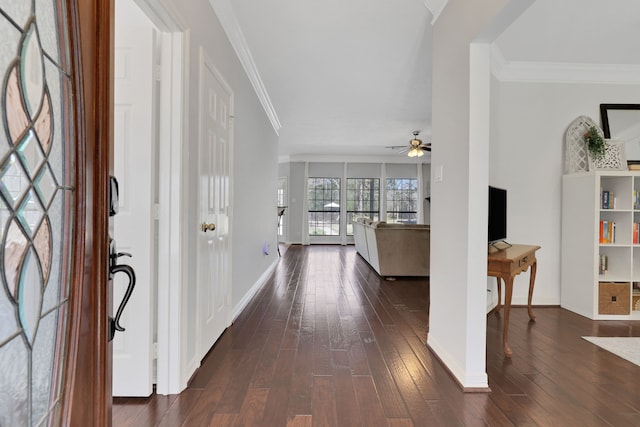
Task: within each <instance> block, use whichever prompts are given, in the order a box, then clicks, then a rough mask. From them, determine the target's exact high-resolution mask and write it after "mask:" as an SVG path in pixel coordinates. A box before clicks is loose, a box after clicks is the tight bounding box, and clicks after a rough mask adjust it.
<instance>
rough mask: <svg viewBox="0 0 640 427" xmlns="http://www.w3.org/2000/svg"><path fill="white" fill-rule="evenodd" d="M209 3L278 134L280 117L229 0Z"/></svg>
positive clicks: (212, 0)
mask: <svg viewBox="0 0 640 427" xmlns="http://www.w3.org/2000/svg"><path fill="white" fill-rule="evenodd" d="M209 3H210V4H211V7H213V10H214V12H215V14H216V15H217V17H218V19H219V20H220V24H222V28H223V29H224V32H225V33H226V34H227V37H228V38H229V42H230V43H231V46H232V47H233V50H235V52H236V55H238V59H239V60H240V63H241V64H242V67H243V68H244V71H245V72H246V73H247V77H248V78H249V81H250V82H251V85H252V86H253V89H254V90H255V92H256V95H257V96H258V99H259V100H260V103H261V104H262V108H264V111H265V113H266V114H267V117H268V118H269V121H270V122H271V126H273V129H274V130H275V132H276V134H279V131H280V128H281V127H282V125H281V124H280V119H278V115H277V114H276V110H275V108H274V107H273V104H272V103H271V98H269V94H268V93H267V88H266V87H265V86H264V83H263V82H262V78H261V77H260V73H259V72H258V67H257V66H256V63H255V62H254V60H253V56H252V55H251V51H250V50H249V45H248V43H247V39H245V37H244V33H243V32H242V29H241V28H240V24H239V23H238V19H237V18H236V14H235V13H234V11H233V6H231V2H230V1H229V0H209Z"/></svg>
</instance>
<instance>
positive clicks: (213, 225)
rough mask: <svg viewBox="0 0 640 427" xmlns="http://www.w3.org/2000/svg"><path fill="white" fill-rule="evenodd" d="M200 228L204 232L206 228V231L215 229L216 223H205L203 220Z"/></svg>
mask: <svg viewBox="0 0 640 427" xmlns="http://www.w3.org/2000/svg"><path fill="white" fill-rule="evenodd" d="M201 229H202V231H204V232H205V233H206V232H207V230H208V231H213V230H215V229H216V225H215V224H214V223H210V224H207V223H206V222H203V223H202V226H201Z"/></svg>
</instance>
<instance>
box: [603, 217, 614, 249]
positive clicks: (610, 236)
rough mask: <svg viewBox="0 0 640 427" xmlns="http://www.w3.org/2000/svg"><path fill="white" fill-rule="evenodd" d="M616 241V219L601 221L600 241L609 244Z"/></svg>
mask: <svg viewBox="0 0 640 427" xmlns="http://www.w3.org/2000/svg"><path fill="white" fill-rule="evenodd" d="M615 242H616V223H615V222H614V221H608V220H601V221H600V243H602V244H608V243H615Z"/></svg>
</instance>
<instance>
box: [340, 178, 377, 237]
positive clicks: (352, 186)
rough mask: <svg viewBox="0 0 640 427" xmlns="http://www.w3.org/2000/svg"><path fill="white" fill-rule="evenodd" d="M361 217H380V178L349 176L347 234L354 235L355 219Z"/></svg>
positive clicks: (374, 219) (374, 218)
mask: <svg viewBox="0 0 640 427" xmlns="http://www.w3.org/2000/svg"><path fill="white" fill-rule="evenodd" d="M359 217H364V218H369V219H371V220H373V221H378V220H379V219H380V179H378V178H347V235H349V236H351V235H353V221H354V219H356V218H359Z"/></svg>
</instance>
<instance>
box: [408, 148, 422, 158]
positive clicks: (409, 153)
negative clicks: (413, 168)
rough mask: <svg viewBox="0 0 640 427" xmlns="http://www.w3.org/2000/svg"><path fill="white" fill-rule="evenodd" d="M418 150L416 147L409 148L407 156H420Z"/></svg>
mask: <svg viewBox="0 0 640 427" xmlns="http://www.w3.org/2000/svg"><path fill="white" fill-rule="evenodd" d="M419 151H420V150H418V149H417V148H415V147H414V148H412V149H411V150H409V152H408V153H407V156H409V157H416V156H420V154H418V152H419Z"/></svg>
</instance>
